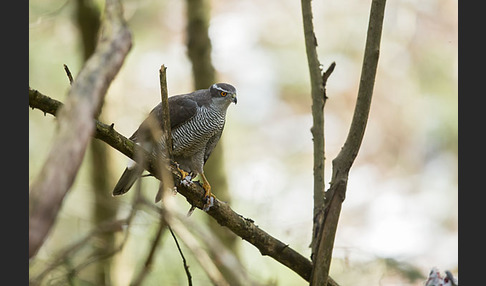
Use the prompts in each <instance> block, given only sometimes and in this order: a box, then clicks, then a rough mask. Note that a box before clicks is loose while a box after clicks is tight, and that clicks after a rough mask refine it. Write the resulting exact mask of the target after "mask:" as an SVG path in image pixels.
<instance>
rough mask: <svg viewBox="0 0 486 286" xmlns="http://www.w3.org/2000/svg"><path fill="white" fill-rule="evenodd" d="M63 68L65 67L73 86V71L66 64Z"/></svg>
mask: <svg viewBox="0 0 486 286" xmlns="http://www.w3.org/2000/svg"><path fill="white" fill-rule="evenodd" d="M63 66H64V71H65V72H66V75H67V77H68V79H69V84H70V85H73V75H72V74H71V71H70V70H69V68H68V66H67V65H66V64H64V65H63Z"/></svg>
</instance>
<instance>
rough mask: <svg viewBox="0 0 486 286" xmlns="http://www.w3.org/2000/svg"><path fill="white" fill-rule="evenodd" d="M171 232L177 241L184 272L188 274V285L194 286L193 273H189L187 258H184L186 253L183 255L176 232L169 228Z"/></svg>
mask: <svg viewBox="0 0 486 286" xmlns="http://www.w3.org/2000/svg"><path fill="white" fill-rule="evenodd" d="M169 231H170V234H171V235H172V238H173V239H174V241H175V244H176V246H177V250H178V251H179V254H180V255H181V258H182V263H183V264H184V271H185V272H186V276H187V283H188V285H189V286H192V276H191V272H190V271H189V265H187V261H186V258H185V257H184V253H182V249H181V247H180V245H179V242H178V241H177V237H176V236H175V234H174V232H173V231H172V229H171V228H170V227H169Z"/></svg>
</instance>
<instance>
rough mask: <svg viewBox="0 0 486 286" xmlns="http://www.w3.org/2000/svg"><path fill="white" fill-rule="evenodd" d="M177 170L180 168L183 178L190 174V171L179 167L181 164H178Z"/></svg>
mask: <svg viewBox="0 0 486 286" xmlns="http://www.w3.org/2000/svg"><path fill="white" fill-rule="evenodd" d="M177 170H179V172H180V173H181V176H182V179H183V180H184V179H185V178H186V177H187V176H189V173H188V172H186V171H184V170H182V169H181V168H179V166H177Z"/></svg>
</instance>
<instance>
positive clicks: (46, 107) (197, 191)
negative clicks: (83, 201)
mask: <svg viewBox="0 0 486 286" xmlns="http://www.w3.org/2000/svg"><path fill="white" fill-rule="evenodd" d="M61 105H62V103H60V102H59V101H56V100H54V99H51V98H49V97H47V96H45V95H42V94H41V93H40V92H38V91H36V90H33V89H30V88H29V106H30V107H32V108H37V109H40V110H41V111H44V112H48V113H50V114H53V115H55V114H56V111H57V108H58V107H60V106H61ZM95 123H96V124H95V125H96V132H95V133H94V137H95V138H97V139H99V140H102V141H104V142H106V143H107V144H109V145H110V146H112V147H113V148H114V149H116V150H118V151H119V152H121V153H123V154H124V155H126V156H127V157H129V158H131V159H133V160H136V159H135V158H134V149H136V152H137V153H138V152H140V154H142V155H143V158H144V160H147V162H149V164H148V167H147V168H148V171H149V172H151V173H152V175H154V176H155V177H156V178H158V179H160V175H159V173H157V172H154V171H153V170H154V168H153V164H154V163H155V162H156V158H154V157H153V156H151V155H150V154H148V153H147V152H146V151H145V150H144V149H142V148H141V147H139V146H138V145H136V144H134V143H133V142H132V141H131V140H129V139H127V138H126V137H124V136H123V135H121V134H119V133H118V132H116V131H115V130H114V128H113V125H111V126H110V125H106V124H104V123H101V122H99V121H96V120H95ZM137 162H138V161H137ZM169 167H170V168H169V169H170V171H171V173H172V177H173V178H174V183H175V185H176V187H177V190H178V192H179V193H180V194H181V195H183V196H184V197H185V198H186V199H187V201H188V202H189V204H191V205H194V206H196V207H197V208H199V209H202V207H203V204H204V202H203V197H204V190H203V188H202V187H201V186H200V185H199V184H197V183H191V184H186V185H184V184H182V183H181V181H182V179H183V178H181V174H180V172H179V171H178V170H177V168H176V167H175V166H174V165H173V164H171V165H170V166H169ZM207 213H208V214H209V215H210V216H212V217H213V218H214V219H215V220H216V221H217V222H218V223H219V224H220V225H222V226H225V227H227V228H228V229H230V230H231V231H232V232H234V233H235V234H236V235H238V236H239V237H241V238H243V239H244V240H246V241H248V242H249V243H251V244H252V245H254V246H255V247H256V248H258V249H259V250H260V253H261V254H262V255H268V256H270V257H272V258H273V259H275V260H276V261H278V262H280V263H281V264H283V265H285V266H287V267H288V268H289V269H291V270H293V271H294V272H296V273H297V274H299V275H300V276H301V277H302V278H304V279H305V280H306V281H309V279H310V275H311V271H312V264H311V262H310V261H309V260H308V259H307V258H305V257H304V256H302V255H301V254H299V253H298V252H296V251H295V250H293V249H292V248H290V247H289V246H288V245H287V244H284V243H283V242H281V241H280V240H278V239H276V238H274V237H272V236H271V235H269V234H268V233H267V232H265V231H264V230H262V229H260V228H259V227H258V226H257V225H255V223H254V222H253V220H251V219H247V218H245V217H243V216H241V215H239V214H238V213H236V212H234V211H233V210H232V209H231V208H230V206H229V205H227V204H226V203H224V202H221V201H219V200H218V199H216V200H215V202H214V205H213V206H212V207H211V208H210V209H209V211H207ZM328 285H337V284H336V283H335V282H334V281H332V280H330V281H329V283H328Z"/></svg>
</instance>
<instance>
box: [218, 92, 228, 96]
mask: <svg viewBox="0 0 486 286" xmlns="http://www.w3.org/2000/svg"><path fill="white" fill-rule="evenodd" d="M220 94H221V96H226V95H227V94H228V93H227V92H225V91H222V92H221V93H220Z"/></svg>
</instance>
